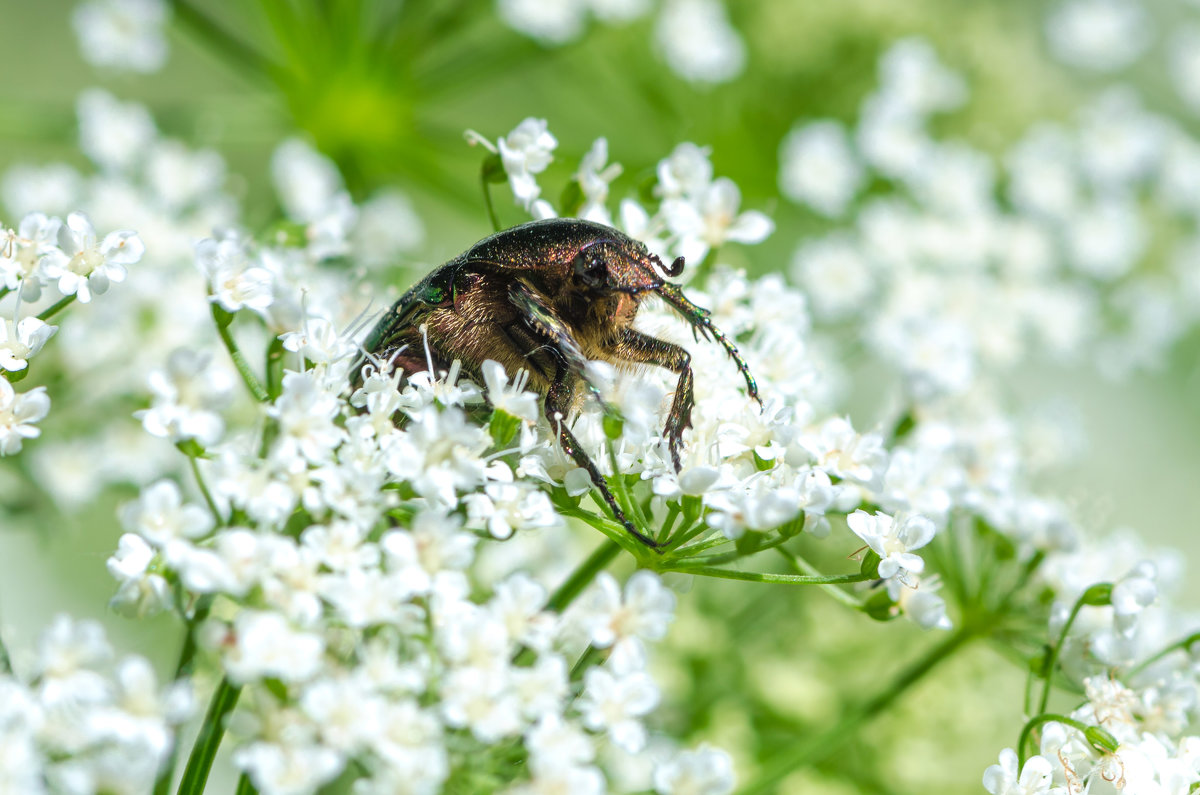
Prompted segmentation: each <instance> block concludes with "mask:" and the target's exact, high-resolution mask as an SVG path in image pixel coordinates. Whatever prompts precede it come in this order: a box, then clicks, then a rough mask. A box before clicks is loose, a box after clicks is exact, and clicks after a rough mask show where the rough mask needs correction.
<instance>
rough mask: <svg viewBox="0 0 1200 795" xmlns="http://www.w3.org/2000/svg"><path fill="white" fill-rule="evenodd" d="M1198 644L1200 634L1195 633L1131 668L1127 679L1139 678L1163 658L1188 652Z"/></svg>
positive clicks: (1126, 675)
mask: <svg viewBox="0 0 1200 795" xmlns="http://www.w3.org/2000/svg"><path fill="white" fill-rule="evenodd" d="M1196 643H1200V632H1197V633H1194V634H1192V635H1188V636H1187V637H1186V638H1184V639H1183V640H1177V641H1175V642H1174V643H1172V644H1171V645H1170V646H1168V647H1167V648H1165V649H1163V650H1162V651H1160V652H1157V653H1155V654H1152V655H1150V656H1149V657H1147V658H1146V659H1144V660H1142V661H1141V662H1140V663H1138V664H1137V665H1135V666H1133V667H1132V668H1130V669H1129V671H1128V672H1127V673H1126V674H1125V678H1129V677H1133V676H1137V675H1138V674H1140V673H1141V672H1142V671H1144V670H1146V669H1147V668H1149V667H1150V666H1151V665H1154V663H1156V662H1158V661H1159V660H1161V659H1162V658H1163V657H1166V656H1167V655H1168V654H1170V653H1171V652H1173V651H1183V652H1187V651H1189V650H1190V649H1191V647H1192V646H1193V645H1195V644H1196Z"/></svg>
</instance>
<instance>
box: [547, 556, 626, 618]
mask: <svg viewBox="0 0 1200 795" xmlns="http://www.w3.org/2000/svg"><path fill="white" fill-rule="evenodd" d="M620 553H621V547H620V546H619V545H617V544H616V543H614V542H612V541H605V542H604V543H603V544H601V545H600V546H598V547H596V549H595V550H593V551H592V554H590V555H588V557H587V559H586V560H584V561H583V562H582V563H580V564H579V565H578V566H576V567H575V571H573V572H571V576H570V577H567V579H566V581H565V582H564V583H563V584H562V585H560V586H558V588H557V590H555V591H554V593H553V594H551V595H550V599H549V601H547V602H546V608H545V609H546V610H550V611H553V612H555V613H561V612H562V611H563V609H564V608H565V607H566V606H567V605H569V604H571V602H573V601H575V597H577V596H579V594H581V593H583V589H584V588H586V587H587V586H588V584H589V583H591V581H592V580H594V579H596V575H597V574H599V573H600V572H602V571H604V569H605V568H606V567H607V566H608V564H610V563H612V562H613V561H614V560H616V558H617V555H619V554H620Z"/></svg>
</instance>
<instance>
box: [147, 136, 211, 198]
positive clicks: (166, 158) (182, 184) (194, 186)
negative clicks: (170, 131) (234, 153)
mask: <svg viewBox="0 0 1200 795" xmlns="http://www.w3.org/2000/svg"><path fill="white" fill-rule="evenodd" d="M138 155H139V157H145V152H139V153H138ZM146 181H147V182H148V183H149V184H150V185H151V187H152V188H153V189H154V192H155V193H156V194H157V196H158V198H159V199H160V200H162V202H163V203H164V204H165V205H166V206H167V207H168V208H170V209H171V210H173V211H175V212H180V211H182V210H183V209H184V208H186V207H190V206H193V205H196V204H198V203H200V202H202V201H203V200H204V199H205V198H206V197H209V196H212V195H215V194H216V193H217V192H218V191H219V190H220V189H221V186H222V185H223V184H224V182H225V161H224V160H223V159H222V158H221V155H219V154H218V153H217V152H215V151H213V150H212V149H200V150H192V149H189V148H188V147H186V146H184V145H183V144H182V143H180V142H179V141H157V142H155V144H154V146H153V148H152V149H151V150H150V154H149V159H148V160H147V162H146Z"/></svg>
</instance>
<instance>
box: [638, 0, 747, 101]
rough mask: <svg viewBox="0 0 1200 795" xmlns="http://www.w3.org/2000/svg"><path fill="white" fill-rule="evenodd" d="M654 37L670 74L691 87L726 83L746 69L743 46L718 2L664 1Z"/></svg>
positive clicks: (711, 0) (709, 0)
mask: <svg viewBox="0 0 1200 795" xmlns="http://www.w3.org/2000/svg"><path fill="white" fill-rule="evenodd" d="M654 30H655V36H656V38H657V39H658V43H659V46H661V47H662V50H663V57H664V58H665V59H666V62H667V65H668V66H669V67H670V68H671V71H673V72H675V73H676V74H677V75H679V76H680V77H682V78H683V79H684V80H688V81H691V82H695V83H727V82H729V81H730V80H733V79H734V78H735V77H737V76H738V75H739V74H741V73H742V70H743V69H744V68H745V66H746V44H745V42H743V41H742V37H741V36H740V35H738V32H737V31H736V30H734V28H733V26H732V25H730V24H729V18H728V16H727V15H726V11H725V6H724V5H722V4H721V3H720V2H718V0H666V3H665V4H664V6H663V9H662V12H661V13H660V14H659V17H658V23H657V24H656V25H655V29H654Z"/></svg>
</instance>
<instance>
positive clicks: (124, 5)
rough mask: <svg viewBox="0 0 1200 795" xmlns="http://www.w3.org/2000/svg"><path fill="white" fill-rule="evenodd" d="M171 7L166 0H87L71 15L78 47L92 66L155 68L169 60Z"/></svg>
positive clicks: (147, 70) (149, 70)
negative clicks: (165, 29) (168, 38)
mask: <svg viewBox="0 0 1200 795" xmlns="http://www.w3.org/2000/svg"><path fill="white" fill-rule="evenodd" d="M169 15H170V7H169V6H168V5H167V4H166V3H165V2H163V0H87V2H84V3H82V4H80V5H79V6H78V7H77V8H76V9H75V13H74V14H72V15H71V23H72V26H73V27H74V28H75V35H76V36H78V37H79V50H80V52H82V53H83V58H84V60H86V61H87V62H88V63H90V64H92V65H93V66H101V67H107V68H111V69H116V70H126V69H127V70H129V71H133V72H156V71H158V70H159V69H160V68H162V65H163V64H164V63H165V62H166V60H167V40H166V35H165V31H164V30H163V29H164V28H165V27H166V23H167V18H168V17H169Z"/></svg>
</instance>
